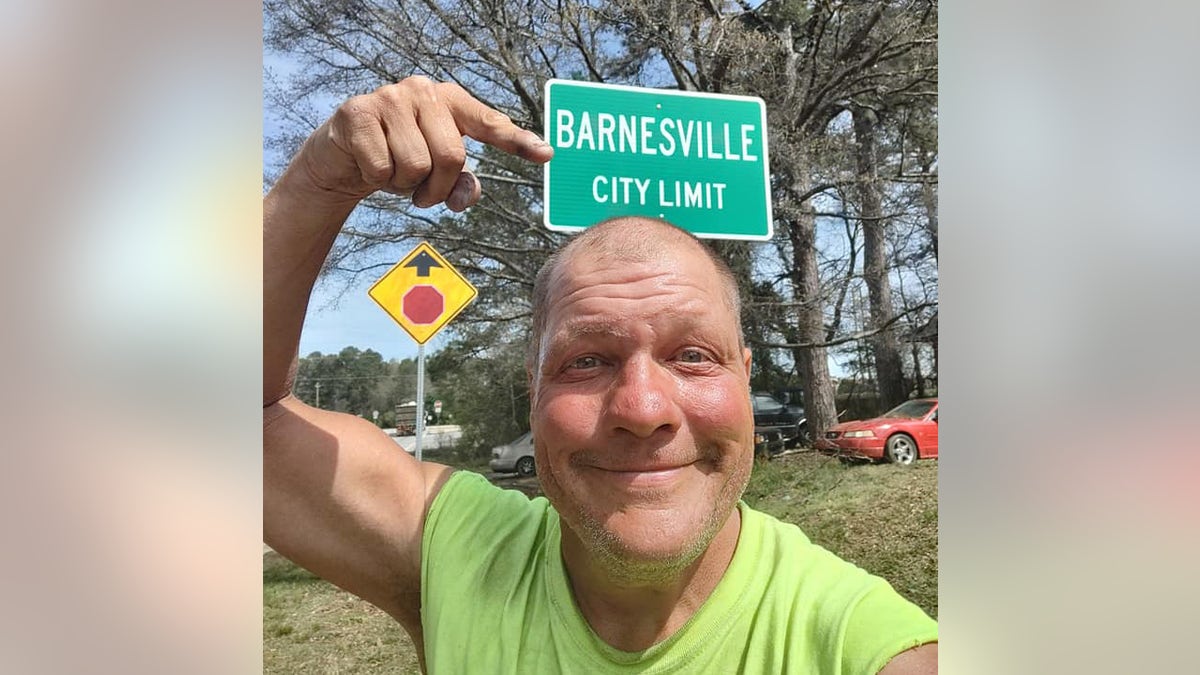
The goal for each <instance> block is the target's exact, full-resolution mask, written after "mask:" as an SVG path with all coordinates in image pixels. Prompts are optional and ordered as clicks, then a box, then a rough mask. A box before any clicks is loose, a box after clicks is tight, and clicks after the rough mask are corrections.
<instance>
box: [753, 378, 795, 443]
mask: <svg viewBox="0 0 1200 675" xmlns="http://www.w3.org/2000/svg"><path fill="white" fill-rule="evenodd" d="M750 400H751V401H752V402H753V404H754V430H755V431H756V432H759V433H769V432H778V433H779V434H780V435H781V436H782V437H783V440H784V442H785V443H792V444H795V443H800V442H804V441H806V440H807V439H808V418H807V417H806V416H805V414H804V408H803V407H801V406H798V405H787V404H785V403H782V402H780V401H779V399H777V398H775V397H774V396H772V395H770V394H768V393H766V392H762V391H756V392H754V393H753V394H751V396H750Z"/></svg>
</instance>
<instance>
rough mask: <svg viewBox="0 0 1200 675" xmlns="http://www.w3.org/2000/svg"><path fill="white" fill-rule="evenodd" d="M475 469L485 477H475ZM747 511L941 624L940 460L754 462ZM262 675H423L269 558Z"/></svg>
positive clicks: (389, 623) (391, 625)
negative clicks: (909, 463)
mask: <svg viewBox="0 0 1200 675" xmlns="http://www.w3.org/2000/svg"><path fill="white" fill-rule="evenodd" d="M476 470H478V469H476ZM745 500H746V502H747V503H748V504H750V506H752V507H754V508H756V509H759V510H761V511H765V512H767V513H770V514H771V515H773V516H775V517H777V518H779V519H780V520H784V521H787V522H791V523H795V524H796V525H799V526H800V528H801V529H802V530H804V532H805V534H807V535H808V537H809V538H810V539H812V540H813V541H814V542H816V543H817V544H820V545H821V546H824V547H825V548H827V549H829V550H831V551H833V552H834V553H836V554H838V555H839V556H841V557H842V558H844V559H846V560H849V561H851V562H853V563H855V564H857V565H859V566H861V567H863V568H865V569H866V570H868V571H870V572H872V573H874V574H877V575H879V576H881V577H883V578H885V579H887V580H888V581H890V582H891V583H892V585H893V586H894V587H895V588H896V590H897V591H899V592H900V593H901V594H902V595H904V596H905V597H907V598H908V599H910V600H912V601H913V602H915V603H916V604H917V605H919V606H920V607H921V608H922V609H924V610H925V611H926V612H928V613H929V614H930V616H932V617H934V618H937V609H938V598H937V578H938V560H937V527H938V521H937V462H931V461H922V462H917V464H916V465H915V466H913V467H908V468H900V467H895V466H891V465H878V466H845V465H842V464H841V463H839V462H838V461H837V460H835V459H832V458H827V457H822V456H819V455H815V454H812V453H803V454H796V455H787V456H783V457H776V458H775V459H773V460H771V461H769V462H768V461H760V462H756V463H755V467H754V474H753V476H752V477H751V479H750V485H749V487H748V488H747V489H746V494H745ZM263 672H264V673H279V674H283V673H299V674H307V673H314V674H315V673H322V674H335V673H336V674H341V673H347V674H349V673H380V672H389V673H418V672H420V670H419V667H418V663H417V656H416V652H415V650H414V649H413V645H412V641H411V640H409V638H408V635H407V634H406V633H405V632H404V629H403V628H401V627H400V625H399V624H397V623H396V622H395V621H394V620H393V619H392V618H391V617H389V616H388V615H387V614H384V613H383V612H382V611H381V610H379V609H376V608H375V607H373V606H371V605H369V604H367V603H366V602H364V601H362V600H359V599H358V598H356V597H354V596H352V595H350V594H349V593H346V592H345V591H342V590H341V589H339V588H337V587H335V586H333V585H331V584H328V583H326V582H324V581H322V580H320V579H318V578H317V577H315V576H313V575H312V574H310V573H308V572H306V571H304V570H302V569H300V568H299V567H296V566H295V565H293V564H292V563H291V562H288V561H287V560H285V559H284V558H282V557H280V556H279V555H278V554H275V553H273V552H268V553H266V554H264V555H263Z"/></svg>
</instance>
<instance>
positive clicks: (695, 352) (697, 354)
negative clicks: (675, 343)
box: [679, 349, 708, 363]
mask: <svg viewBox="0 0 1200 675" xmlns="http://www.w3.org/2000/svg"><path fill="white" fill-rule="evenodd" d="M707 359H708V357H707V356H705V354H704V352H702V351H700V350H699V349H685V350H683V351H681V352H679V360H680V361H683V362H684V363H704V362H705V361H706V360H707Z"/></svg>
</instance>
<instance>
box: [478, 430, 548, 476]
mask: <svg viewBox="0 0 1200 675" xmlns="http://www.w3.org/2000/svg"><path fill="white" fill-rule="evenodd" d="M488 466H490V467H492V471H495V472H496V473H514V472H515V473H517V474H518V475H521V476H532V475H533V474H535V473H537V466H535V465H534V462H533V432H532V431H526V432H525V433H524V434H521V437H520V438H518V439H517V440H515V441H512V442H511V443H507V444H505V445H497V446H496V447H494V448H492V461H490V462H488Z"/></svg>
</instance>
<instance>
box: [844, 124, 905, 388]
mask: <svg viewBox="0 0 1200 675" xmlns="http://www.w3.org/2000/svg"><path fill="white" fill-rule="evenodd" d="M852 113H853V117H854V137H855V140H856V141H857V152H856V153H855V159H856V164H857V167H858V196H859V200H860V202H861V204H860V213H861V215H862V219H863V280H864V281H865V282H866V283H867V296H868V298H869V300H870V305H871V328H873V329H877V328H879V327H881V326H885V325H887V324H888V322H889V321H891V320H892V318H893V310H892V286H891V282H890V281H889V280H888V270H887V238H886V237H885V236H884V235H885V230H886V227H885V224H884V223H885V221H884V219H883V206H882V203H883V198H882V195H881V193H880V187H879V179H878V166H877V158H876V152H875V126H876V120H875V113H874V112H873V111H871V110H869V109H866V108H860V107H855V108H854V109H853V111H852ZM870 343H871V350H872V351H873V352H874V354H875V379H876V382H877V383H878V386H879V404H880V406H882V408H883V410H889V409H891V408H893V407H895V406H897V405H899V404H901V403H903V402H904V400H905V399H907V398H908V391H907V387H905V386H904V371H903V369H902V368H901V366H900V348H899V345H898V343H897V341H896V332H895V330H894V329H893V328H892V327H891V326H889V327H888V328H886V329H883V330H881V331H880V332H878V333H876V334H875V335H874V336H872V337H871V338H870Z"/></svg>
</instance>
